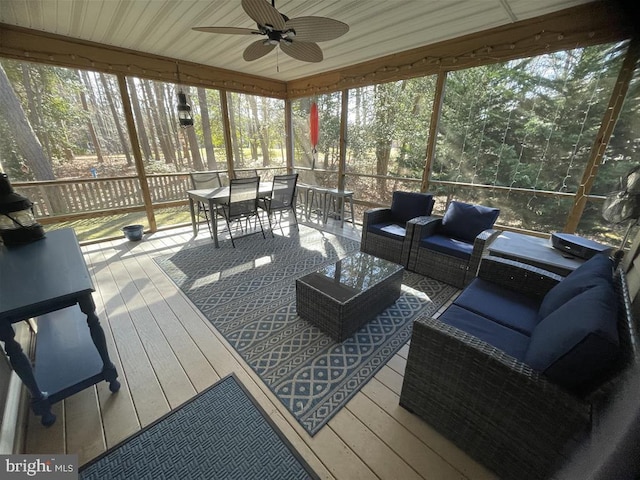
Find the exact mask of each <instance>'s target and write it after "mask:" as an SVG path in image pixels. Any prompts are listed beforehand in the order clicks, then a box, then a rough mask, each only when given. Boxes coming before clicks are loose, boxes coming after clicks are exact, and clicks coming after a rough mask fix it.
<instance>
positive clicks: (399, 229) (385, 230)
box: [367, 222, 407, 240]
mask: <svg viewBox="0 0 640 480" xmlns="http://www.w3.org/2000/svg"><path fill="white" fill-rule="evenodd" d="M405 225H406V223H403V224H402V225H401V224H399V223H393V222H384V223H374V224H373V225H369V226H368V228H367V230H368V231H369V232H371V233H375V234H377V235H382V236H383V237H388V238H393V239H395V240H403V239H404V237H406V235H407V229H406V228H405Z"/></svg>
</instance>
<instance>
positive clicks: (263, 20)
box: [242, 0, 284, 30]
mask: <svg viewBox="0 0 640 480" xmlns="http://www.w3.org/2000/svg"><path fill="white" fill-rule="evenodd" d="M242 8H243V9H244V11H245V12H247V15H249V16H250V17H251V18H252V19H253V21H254V22H256V23H257V24H258V25H271V26H272V27H273V28H274V30H284V18H282V15H281V14H280V12H279V11H278V10H276V9H275V7H272V6H271V4H270V3H269V2H268V1H267V0H242Z"/></svg>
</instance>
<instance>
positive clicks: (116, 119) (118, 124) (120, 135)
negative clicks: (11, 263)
mask: <svg viewBox="0 0 640 480" xmlns="http://www.w3.org/2000/svg"><path fill="white" fill-rule="evenodd" d="M100 81H101V82H102V86H103V87H104V94H105V96H106V98H107V103H108V104H109V109H110V110H111V115H113V122H114V124H115V126H116V130H117V132H118V138H119V139H120V145H122V151H123V153H124V155H125V158H126V159H127V166H128V167H132V166H133V160H132V159H131V153H130V152H129V141H128V140H127V137H125V135H124V131H123V130H122V122H121V121H120V117H119V115H118V111H117V110H116V106H115V103H114V102H113V96H112V95H111V86H110V85H109V82H108V81H107V77H105V75H104V73H101V74H100Z"/></svg>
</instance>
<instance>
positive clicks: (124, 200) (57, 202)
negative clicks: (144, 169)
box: [13, 173, 191, 218]
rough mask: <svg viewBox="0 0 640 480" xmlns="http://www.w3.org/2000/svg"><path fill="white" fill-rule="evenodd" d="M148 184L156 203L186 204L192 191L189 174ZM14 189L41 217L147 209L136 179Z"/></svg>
mask: <svg viewBox="0 0 640 480" xmlns="http://www.w3.org/2000/svg"><path fill="white" fill-rule="evenodd" d="M147 181H148V183H149V189H150V191H151V199H152V202H153V203H164V202H172V201H182V200H184V201H185V202H186V199H187V190H189V188H191V181H190V178H189V174H188V173H174V174H160V175H149V176H148V177H147ZM13 186H14V188H15V189H16V191H17V192H19V193H20V194H22V195H24V196H26V197H27V198H29V199H30V200H31V201H32V202H33V203H34V207H33V208H34V213H35V215H36V217H38V218H47V217H65V218H68V217H69V216H70V215H73V214H84V213H90V212H101V211H110V212H112V213H119V212H125V211H129V210H132V209H134V210H140V208H144V200H143V198H142V189H141V188H140V180H139V179H138V178H137V177H108V178H81V179H73V180H51V181H45V182H14V183H13Z"/></svg>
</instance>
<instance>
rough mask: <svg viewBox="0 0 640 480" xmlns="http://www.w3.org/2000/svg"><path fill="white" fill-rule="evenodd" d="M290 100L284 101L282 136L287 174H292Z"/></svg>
mask: <svg viewBox="0 0 640 480" xmlns="http://www.w3.org/2000/svg"><path fill="white" fill-rule="evenodd" d="M291 115H292V114H291V100H288V99H287V100H285V101H284V136H285V148H286V155H287V173H292V172H293V121H292V118H291Z"/></svg>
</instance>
